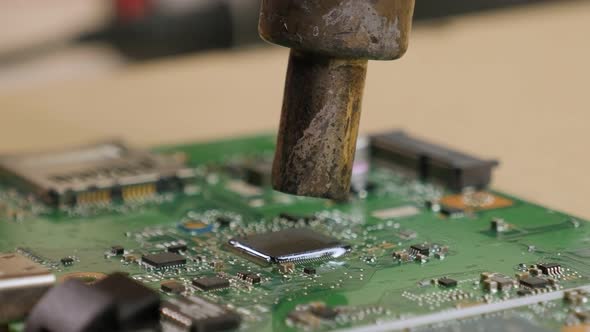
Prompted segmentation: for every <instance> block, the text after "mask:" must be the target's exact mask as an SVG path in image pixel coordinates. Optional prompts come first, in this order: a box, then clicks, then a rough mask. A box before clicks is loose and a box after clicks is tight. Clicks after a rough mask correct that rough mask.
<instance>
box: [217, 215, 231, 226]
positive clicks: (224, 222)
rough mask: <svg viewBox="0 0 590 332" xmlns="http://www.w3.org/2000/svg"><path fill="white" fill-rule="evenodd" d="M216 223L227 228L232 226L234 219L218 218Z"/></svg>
mask: <svg viewBox="0 0 590 332" xmlns="http://www.w3.org/2000/svg"><path fill="white" fill-rule="evenodd" d="M215 222H216V223H217V224H218V225H219V227H227V226H229V225H230V224H231V222H232V219H231V218H230V217H226V216H218V217H217V218H215Z"/></svg>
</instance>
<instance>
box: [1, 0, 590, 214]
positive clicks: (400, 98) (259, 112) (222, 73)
mask: <svg viewBox="0 0 590 332" xmlns="http://www.w3.org/2000/svg"><path fill="white" fill-rule="evenodd" d="M0 27H1V23H0ZM589 32H590V2H589V1H579V2H574V3H567V4H566V5H563V3H561V1H554V2H553V3H552V4H548V5H543V6H536V7H527V8H521V9H517V10H509V11H498V12H491V13H485V14H478V15H471V16H466V17H461V18H456V19H452V20H448V21H443V22H437V23H432V24H429V25H425V24H421V25H419V26H417V27H416V28H415V30H414V32H413V36H412V37H413V38H412V40H411V45H410V50H409V52H408V53H407V55H406V56H405V57H404V58H403V59H402V60H400V61H397V62H386V63H378V62H372V63H371V64H370V65H369V75H368V82H367V88H366V95H365V101H364V110H363V112H364V114H363V117H362V130H363V132H365V133H369V132H373V131H376V130H387V129H392V128H403V129H406V130H408V131H409V132H411V133H414V134H416V135H420V136H423V137H425V138H428V139H432V140H434V141H436V142H440V143H445V144H448V145H450V146H453V147H457V148H460V149H463V150H466V151H468V152H473V153H475V154H477V155H480V156H482V157H496V158H498V159H500V161H501V166H500V167H499V168H498V170H497V172H496V173H495V179H494V183H493V186H494V187H495V188H496V189H499V190H502V191H505V192H508V193H511V194H514V195H518V196H522V197H525V198H528V199H530V200H532V201H535V202H539V203H542V204H545V205H548V206H550V207H553V208H555V209H560V210H565V211H567V212H570V213H573V214H576V215H579V216H582V217H586V218H590V204H589V203H588V199H589V197H590V175H589V173H588V170H589V169H590V156H589V155H588V152H587V150H588V148H587V146H588V143H590V130H589V129H590V125H589V122H590V99H589V98H590V82H589V80H590V64H589V59H590V37H589V34H588V33H589ZM100 52H105V51H104V50H98V49H91V50H88V49H85V50H80V49H77V50H67V51H64V53H63V54H54V55H52V57H50V58H49V59H47V63H46V64H44V65H37V66H38V67H37V69H35V70H34V71H31V70H30V67H28V68H27V69H25V70H20V69H19V68H9V69H8V70H5V71H4V73H3V72H2V71H1V70H0V83H1V82H2V75H12V76H11V79H12V81H16V82H18V81H19V79H20V78H21V77H25V79H24V82H30V84H28V83H27V84H15V85H10V84H4V85H2V84H0V119H1V121H0V153H8V152H15V151H24V150H35V149H41V148H45V147H50V146H60V145H73V144H79V143H83V142H86V141H89V140H94V139H98V138H102V137H105V136H107V137H108V136H118V137H124V138H126V139H129V140H130V141H131V142H132V143H135V144H139V145H156V144H169V143H175V142H186V141H199V140H205V139H214V138H220V137H226V136H238V135H247V134H252V133H257V132H261V131H262V132H274V131H275V128H276V127H277V125H278V119H279V112H280V106H281V99H282V85H283V80H284V75H285V66H286V60H287V50H285V49H281V48H272V47H267V48H252V49H249V50H241V51H237V52H216V53H209V54H203V55H196V56H190V57H183V58H173V59H167V60H164V61H160V62H155V63H147V64H142V65H134V66H130V67H124V69H121V68H118V69H111V70H96V68H112V67H116V66H110V65H109V64H111V63H116V62H117V61H118V60H116V56H113V55H111V54H110V53H109V55H107V56H97V54H101V53H100ZM107 53H108V52H107ZM88 59H92V61H95V62H92V61H88ZM105 59H106V60H105ZM89 63H90V64H89ZM81 64H83V65H81ZM57 66H67V67H68V68H74V69H73V72H72V73H70V75H69V76H67V75H66V77H65V78H63V79H61V80H59V81H51V80H43V79H37V80H27V79H26V77H29V78H30V77H31V76H33V77H35V78H37V77H36V74H35V73H39V75H41V73H45V72H51V68H57ZM97 66H98V67H97ZM33 68H35V67H33ZM48 68H49V69H48ZM89 68H90V69H89ZM21 69H22V68H21ZM71 70H72V69H71ZM82 71H89V72H91V73H94V74H89V75H81V74H80V72H82ZM23 75H24V76H23ZM27 75H28V76H27ZM5 77H8V76H5ZM21 83H22V82H21Z"/></svg>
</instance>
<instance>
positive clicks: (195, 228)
mask: <svg viewBox="0 0 590 332" xmlns="http://www.w3.org/2000/svg"><path fill="white" fill-rule="evenodd" d="M178 228H179V229H181V230H183V231H185V232H187V233H189V234H191V235H200V234H205V233H209V232H211V231H212V230H213V225H212V224H208V223H205V222H203V221H200V220H190V219H189V220H184V221H182V222H180V223H179V224H178Z"/></svg>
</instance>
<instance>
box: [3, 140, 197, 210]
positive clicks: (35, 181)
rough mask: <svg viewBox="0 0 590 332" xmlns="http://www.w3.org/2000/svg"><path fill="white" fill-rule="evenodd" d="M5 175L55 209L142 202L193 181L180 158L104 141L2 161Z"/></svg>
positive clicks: (189, 171)
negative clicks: (185, 182)
mask: <svg viewBox="0 0 590 332" xmlns="http://www.w3.org/2000/svg"><path fill="white" fill-rule="evenodd" d="M0 174H2V175H3V176H4V177H6V178H10V180H11V181H12V182H14V181H17V182H18V185H19V186H21V187H22V188H23V189H25V190H27V191H29V192H31V193H34V194H37V195H38V196H40V197H41V198H42V199H43V200H44V201H45V202H46V203H48V204H51V205H54V206H62V205H77V204H97V203H109V202H111V201H113V200H118V199H122V200H124V201H128V200H136V199H142V198H145V197H148V196H151V195H153V194H155V193H157V192H162V191H170V190H177V189H178V188H179V187H181V186H182V183H183V181H184V180H185V179H187V178H190V177H192V171H191V170H189V169H186V168H185V167H184V165H183V163H182V162H181V161H179V160H177V159H176V158H173V157H167V156H161V155H156V154H153V153H150V152H148V151H144V150H140V149H132V148H130V147H128V146H126V145H125V144H123V143H120V142H114V141H113V142H104V143H98V144H93V145H86V146H82V147H77V148H70V149H66V150H59V151H49V152H43V153H37V154H24V155H16V156H4V157H1V158H0Z"/></svg>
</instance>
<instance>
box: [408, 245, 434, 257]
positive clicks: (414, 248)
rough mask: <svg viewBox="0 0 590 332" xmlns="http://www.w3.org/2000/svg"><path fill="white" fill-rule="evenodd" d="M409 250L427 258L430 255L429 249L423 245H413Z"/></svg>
mask: <svg viewBox="0 0 590 332" xmlns="http://www.w3.org/2000/svg"><path fill="white" fill-rule="evenodd" d="M410 249H411V250H412V251H414V253H418V254H420V255H424V256H428V255H429V254H430V247H429V246H426V245H423V244H414V245H412V246H410Z"/></svg>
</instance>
